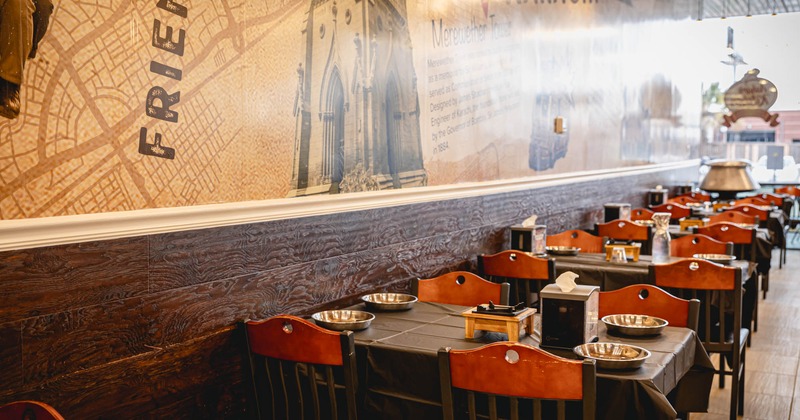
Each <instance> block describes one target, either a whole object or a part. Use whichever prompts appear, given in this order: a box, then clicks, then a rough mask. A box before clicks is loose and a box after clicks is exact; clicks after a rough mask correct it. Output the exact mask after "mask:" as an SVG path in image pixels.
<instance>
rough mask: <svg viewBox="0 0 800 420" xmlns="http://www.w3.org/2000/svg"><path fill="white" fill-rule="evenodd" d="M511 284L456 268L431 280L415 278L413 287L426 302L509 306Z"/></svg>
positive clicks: (415, 293)
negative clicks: (493, 280) (490, 303)
mask: <svg viewBox="0 0 800 420" xmlns="http://www.w3.org/2000/svg"><path fill="white" fill-rule="evenodd" d="M509 289H510V285H509V284H508V283H499V284H498V283H492V282H490V281H488V280H485V279H483V278H481V277H480V276H478V275H477V274H473V273H470V272H468V271H453V272H450V273H445V274H442V275H441V276H438V277H434V278H430V279H413V280H412V281H411V290H412V293H413V294H414V295H416V296H417V298H418V299H419V300H420V301H422V302H438V303H447V304H451V305H461V306H477V305H480V304H484V303H489V301H490V300H491V301H492V302H494V303H499V304H501V305H508V294H509Z"/></svg>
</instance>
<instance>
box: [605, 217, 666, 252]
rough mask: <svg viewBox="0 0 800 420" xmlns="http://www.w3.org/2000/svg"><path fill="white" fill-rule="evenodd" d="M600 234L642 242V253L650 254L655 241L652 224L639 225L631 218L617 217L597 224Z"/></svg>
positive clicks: (619, 239)
mask: <svg viewBox="0 0 800 420" xmlns="http://www.w3.org/2000/svg"><path fill="white" fill-rule="evenodd" d="M595 230H596V231H597V235H598V236H605V237H606V238H609V239H613V240H616V241H628V242H638V243H641V244H642V249H641V251H640V252H641V253H642V254H644V255H650V254H651V249H652V242H653V229H652V228H651V227H650V226H644V225H637V224H636V223H633V222H631V221H630V220H623V219H617V220H612V221H610V222H607V223H598V224H597V225H596V226H595Z"/></svg>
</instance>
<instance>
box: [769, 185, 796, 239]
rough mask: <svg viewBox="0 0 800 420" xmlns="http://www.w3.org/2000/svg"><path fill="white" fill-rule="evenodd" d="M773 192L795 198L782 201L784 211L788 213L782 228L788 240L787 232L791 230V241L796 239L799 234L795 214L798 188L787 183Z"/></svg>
mask: <svg viewBox="0 0 800 420" xmlns="http://www.w3.org/2000/svg"><path fill="white" fill-rule="evenodd" d="M775 192H776V193H777V194H784V195H789V196H792V197H794V198H795V200H794V201H792V200H786V202H785V203H784V212H785V213H786V214H787V215H788V222H787V224H786V228H784V235H785V236H786V240H787V241H788V240H789V239H788V238H789V235H788V234H789V232H792V233H793V235H792V241H794V240H795V239H797V236H798V234H800V218H798V214H797V213H798V212H797V208H798V206H797V198H798V197H800V188H797V187H795V186H792V185H789V186H786V187H780V188H775ZM787 205H788V206H789V208H788V209H787V208H786V206H787Z"/></svg>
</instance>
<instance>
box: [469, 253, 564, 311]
mask: <svg viewBox="0 0 800 420" xmlns="http://www.w3.org/2000/svg"><path fill="white" fill-rule="evenodd" d="M549 239H550V238H548V240H549ZM478 272H479V273H480V274H481V275H482V276H484V277H486V278H487V279H491V280H492V281H494V282H508V283H509V284H511V285H513V286H514V287H513V288H514V292H513V296H511V297H510V299H509V300H510V302H511V304H512V305H513V304H517V303H519V302H525V306H534V304H535V303H537V302H538V297H539V292H540V291H541V290H542V288H543V287H544V286H546V285H547V284H548V283H552V282H554V281H555V279H556V265H555V260H553V259H552V258H546V257H545V258H539V257H534V256H533V255H530V254H528V253H526V252H522V251H502V252H498V253H496V254H492V255H480V256H478ZM533 294H535V295H536V296H535V297H534V296H533Z"/></svg>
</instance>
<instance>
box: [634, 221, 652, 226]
mask: <svg viewBox="0 0 800 420" xmlns="http://www.w3.org/2000/svg"><path fill="white" fill-rule="evenodd" d="M633 223H635V224H637V225H642V226H655V225H656V222H655V221H653V220H634V221H633Z"/></svg>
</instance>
